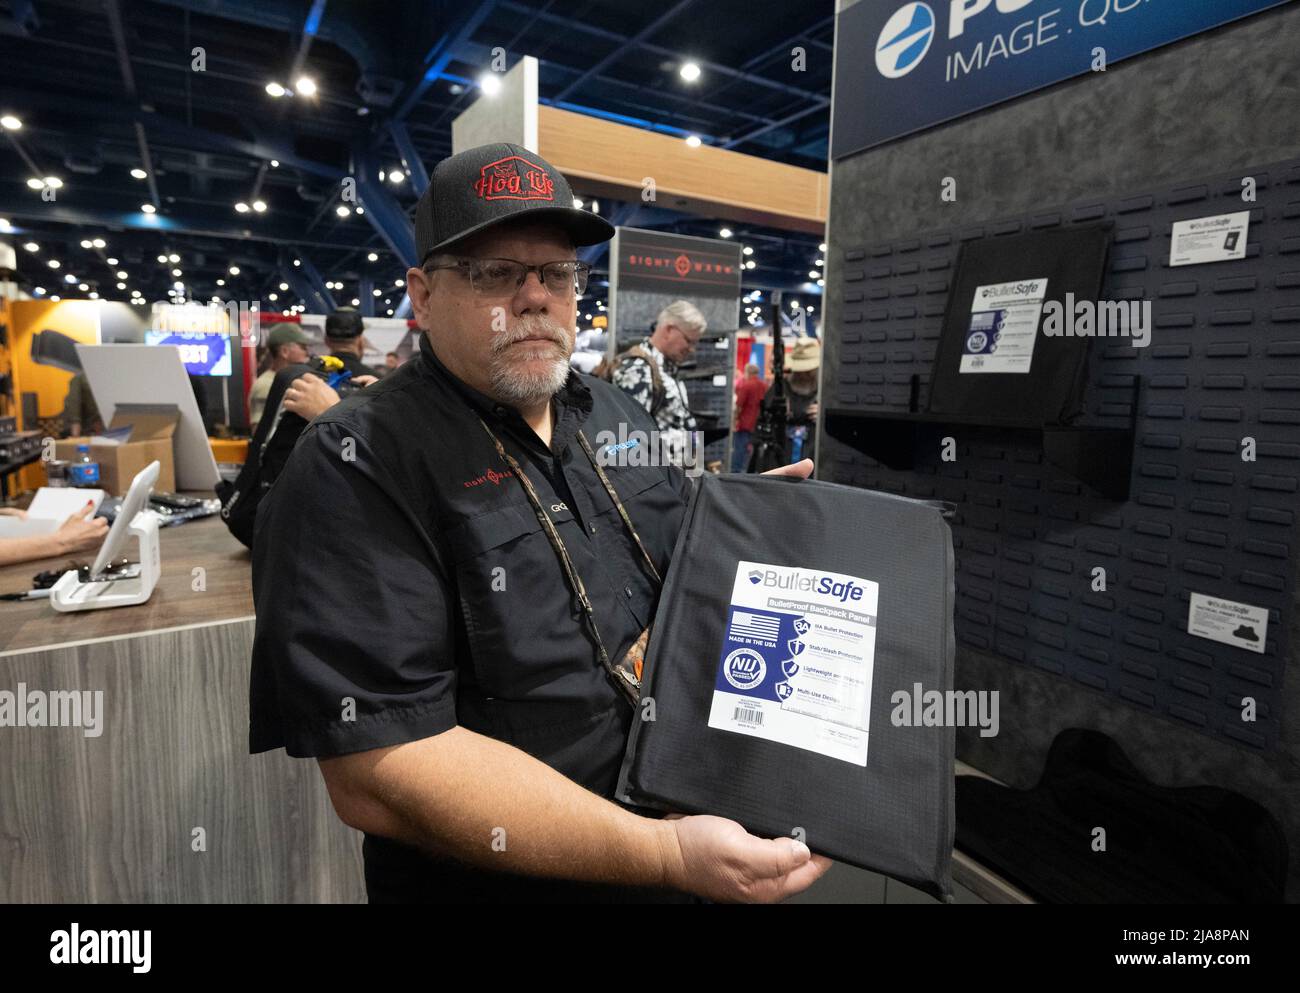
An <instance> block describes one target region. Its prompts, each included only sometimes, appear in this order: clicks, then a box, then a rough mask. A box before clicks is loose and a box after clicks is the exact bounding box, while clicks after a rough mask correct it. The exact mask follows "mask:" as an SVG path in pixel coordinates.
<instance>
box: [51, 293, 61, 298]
mask: <svg viewBox="0 0 1300 993" xmlns="http://www.w3.org/2000/svg"><path fill="white" fill-rule="evenodd" d="M50 299H51V300H62V299H63V297H61V296H59V295H58V294H57V293H56V294H54V296H52V297H50Z"/></svg>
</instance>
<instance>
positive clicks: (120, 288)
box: [117, 283, 126, 290]
mask: <svg viewBox="0 0 1300 993" xmlns="http://www.w3.org/2000/svg"><path fill="white" fill-rule="evenodd" d="M117 288H118V289H119V290H124V289H126V283H118V284H117Z"/></svg>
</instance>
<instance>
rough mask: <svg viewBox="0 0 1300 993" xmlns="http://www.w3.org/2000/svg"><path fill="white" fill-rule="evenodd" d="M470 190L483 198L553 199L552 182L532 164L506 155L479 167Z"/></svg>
mask: <svg viewBox="0 0 1300 993" xmlns="http://www.w3.org/2000/svg"><path fill="white" fill-rule="evenodd" d="M474 192H475V193H477V194H478V195H479V197H480V199H483V200H554V199H555V196H554V194H555V183H554V182H552V180H551V177H550V176H548V175H547V173H546V170H545V169H543V168H542V167H541V166H539V165H537V164H536V163H533V162H529V161H528V160H527V159H525V158H523V157H522V156H519V155H508V156H506V157H505V158H504V159H497V160H496V161H495V162H489V163H488V164H487V165H485V166H484V167H483V168H482V169H480V170H479V175H478V181H477V182H476V183H475V184H474Z"/></svg>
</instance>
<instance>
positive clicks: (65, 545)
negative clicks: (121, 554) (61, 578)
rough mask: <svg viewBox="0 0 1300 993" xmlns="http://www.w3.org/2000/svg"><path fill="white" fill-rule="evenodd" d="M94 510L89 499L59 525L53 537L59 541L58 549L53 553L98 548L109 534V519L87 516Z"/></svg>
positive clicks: (59, 553)
mask: <svg viewBox="0 0 1300 993" xmlns="http://www.w3.org/2000/svg"><path fill="white" fill-rule="evenodd" d="M93 512H94V504H93V503H91V502H90V501H89V500H87V501H86V505H85V506H84V507H82V508H81V509H80V510H78V511H77V512H76V513H74V514H71V515H69V516H68V519H67V520H66V521H64V522H63V523H62V524H60V525H59V530H57V531H55V532H54V535H53V538H54V540H55V541H56V542H57V543H58V546H59V547H58V550H57V551H54V552H51V554H53V555H66V554H69V553H71V552H86V551H89V550H90V549H92V548H98V547H99V546H100V545H102V544H103V543H104V538H105V537H106V536H107V535H108V521H107V520H106V519H105V518H103V517H93V518H90V519H89V520H87V516H88V515H89V514H91V513H93Z"/></svg>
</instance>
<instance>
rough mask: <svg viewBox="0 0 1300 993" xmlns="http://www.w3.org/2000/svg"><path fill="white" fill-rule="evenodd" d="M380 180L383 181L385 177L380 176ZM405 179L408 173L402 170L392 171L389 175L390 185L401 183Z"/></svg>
mask: <svg viewBox="0 0 1300 993" xmlns="http://www.w3.org/2000/svg"><path fill="white" fill-rule="evenodd" d="M379 178H380V179H383V178H384V177H383V176H380V177H379ZM405 178H406V173H404V172H402V170H401V169H392V170H390V171H389V173H388V181H389V182H390V183H400V182H401V181H402V180H404V179H405Z"/></svg>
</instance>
